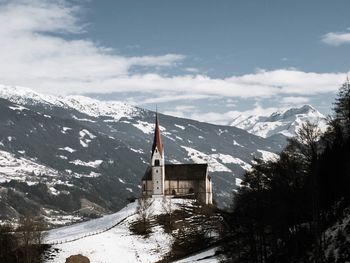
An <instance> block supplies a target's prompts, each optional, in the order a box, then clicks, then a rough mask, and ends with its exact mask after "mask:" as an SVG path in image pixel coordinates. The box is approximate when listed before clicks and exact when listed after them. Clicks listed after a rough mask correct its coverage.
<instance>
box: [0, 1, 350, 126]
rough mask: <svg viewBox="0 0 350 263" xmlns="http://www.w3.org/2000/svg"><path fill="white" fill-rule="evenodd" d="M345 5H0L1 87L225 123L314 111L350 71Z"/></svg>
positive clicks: (327, 105) (324, 107)
mask: <svg viewBox="0 0 350 263" xmlns="http://www.w3.org/2000/svg"><path fill="white" fill-rule="evenodd" d="M348 10H350V1H348V0H334V1H325V0H308V1H303V0H294V1H287V0H255V1H253V0H220V1H213V0H176V1H174V0H148V1H135V0H125V1H120V0H55V1H53V0H52V1H51V0H11V1H8V0H0V61H1V63H0V83H1V84H5V85H17V86H25V87H29V88H31V89H33V90H36V91H38V92H42V93H50V94H55V95H68V94H83V95H87V96H91V97H94V98H97V99H100V100H116V101H123V102H126V103H129V104H133V105H136V106H140V107H143V108H147V109H151V110H154V109H155V108H156V107H157V108H158V111H160V112H162V113H165V114H170V115H175V116H179V117H186V118H192V119H197V120H201V121H207V122H212V123H217V124H227V123H229V122H230V120H232V119H233V118H234V117H236V116H237V115H239V114H245V115H247V114H269V113H272V112H273V111H276V110H279V109H285V108H289V107H294V106H300V105H304V104H310V105H312V106H314V107H315V108H316V109H318V110H319V111H320V112H322V113H324V114H329V113H330V112H331V107H332V102H333V101H334V98H335V96H336V94H337V91H338V89H339V87H340V86H341V85H342V83H344V82H345V80H346V76H347V74H348V73H349V70H350V60H349V54H350V52H349V51H350V16H349V15H348Z"/></svg>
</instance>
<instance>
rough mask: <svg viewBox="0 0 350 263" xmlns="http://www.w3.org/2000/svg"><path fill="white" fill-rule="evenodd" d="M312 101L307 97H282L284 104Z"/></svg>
mask: <svg viewBox="0 0 350 263" xmlns="http://www.w3.org/2000/svg"><path fill="white" fill-rule="evenodd" d="M309 101H310V99H309V98H305V97H293V96H291V97H284V98H282V101H281V102H282V103H283V104H287V105H288V104H289V105H300V104H305V103H308V102H309Z"/></svg>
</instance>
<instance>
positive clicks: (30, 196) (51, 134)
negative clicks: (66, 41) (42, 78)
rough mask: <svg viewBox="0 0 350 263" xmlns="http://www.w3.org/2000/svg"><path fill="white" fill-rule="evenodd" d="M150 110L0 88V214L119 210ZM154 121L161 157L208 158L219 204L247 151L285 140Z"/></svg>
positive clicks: (53, 216)
mask: <svg viewBox="0 0 350 263" xmlns="http://www.w3.org/2000/svg"><path fill="white" fill-rule="evenodd" d="M154 116H155V115H154V112H152V111H148V110H144V109H141V108H137V107H134V106H130V105H126V104H123V103H119V102H101V101H98V100H93V99H91V98H87V97H82V96H68V97H55V96H48V95H43V94H39V93H36V92H34V91H32V90H30V89H27V88H20V87H7V86H1V89H0V136H1V137H0V160H1V161H2V163H1V166H0V182H1V184H0V187H1V191H0V195H1V199H0V207H1V208H2V209H1V213H0V219H6V218H12V217H18V216H19V215H21V214H23V213H25V212H26V211H31V212H33V213H39V214H43V215H45V216H46V217H47V219H48V220H49V221H50V222H52V223H58V222H62V220H63V217H65V218H66V219H67V220H68V221H69V220H72V219H73V218H74V220H79V218H82V217H84V216H96V215H97V216H99V215H101V214H104V213H106V212H108V211H117V210H119V209H120V208H122V207H123V206H124V205H125V204H126V203H127V200H126V199H127V198H130V197H133V196H138V195H139V194H140V188H139V187H140V186H139V185H140V179H141V178H142V176H143V173H144V171H145V169H146V167H147V165H148V163H149V158H150V150H151V144H152V139H153V137H152V136H153V127H154ZM160 125H161V131H162V137H163V143H164V147H165V160H166V162H168V163H191V162H199V163H203V162H209V165H210V176H211V177H212V178H213V184H214V199H215V200H216V202H217V203H218V204H219V205H220V206H225V205H228V204H229V202H230V198H231V193H232V190H233V189H234V188H235V187H236V178H237V180H238V179H239V178H240V177H241V176H242V174H243V173H244V172H245V171H246V170H247V169H249V167H250V162H251V160H252V159H253V157H257V158H261V157H264V156H266V155H269V154H273V153H277V152H279V151H280V150H281V149H282V148H283V147H284V145H285V140H284V139H280V138H278V139H264V138H261V137H257V136H254V135H251V134H249V133H248V132H246V131H243V130H241V129H238V128H235V127H228V126H218V125H213V124H208V123H203V122H198V121H194V120H189V119H182V118H176V117H172V116H167V115H162V114H160ZM61 215H63V217H62V216H61Z"/></svg>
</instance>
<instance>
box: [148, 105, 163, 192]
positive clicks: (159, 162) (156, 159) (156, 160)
mask: <svg viewBox="0 0 350 263" xmlns="http://www.w3.org/2000/svg"><path fill="white" fill-rule="evenodd" d="M151 168H152V181H153V183H152V184H153V193H152V194H153V195H155V196H159V195H164V182H165V166H164V147H163V143H162V138H161V136H160V128H159V119H158V112H156V127H155V129H154V139H153V145H152V158H151Z"/></svg>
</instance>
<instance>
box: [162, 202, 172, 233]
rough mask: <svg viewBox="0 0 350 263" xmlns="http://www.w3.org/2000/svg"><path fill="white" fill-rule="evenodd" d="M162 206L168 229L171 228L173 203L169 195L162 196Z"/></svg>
mask: <svg viewBox="0 0 350 263" xmlns="http://www.w3.org/2000/svg"><path fill="white" fill-rule="evenodd" d="M162 208H163V211H164V214H165V216H166V218H165V219H166V224H167V226H168V228H169V230H172V227H173V212H174V205H173V202H172V199H171V197H169V198H167V197H166V196H164V197H163V201H162Z"/></svg>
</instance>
